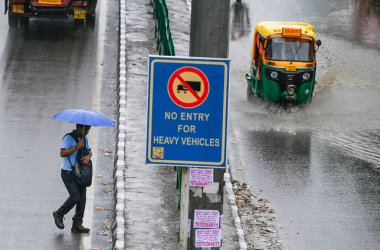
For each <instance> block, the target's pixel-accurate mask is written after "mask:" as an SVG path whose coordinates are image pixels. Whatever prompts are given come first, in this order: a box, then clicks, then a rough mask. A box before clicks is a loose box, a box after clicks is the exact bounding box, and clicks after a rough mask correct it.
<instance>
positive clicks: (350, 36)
mask: <svg viewBox="0 0 380 250" xmlns="http://www.w3.org/2000/svg"><path fill="white" fill-rule="evenodd" d="M233 2H235V1H233ZM243 3H244V7H241V6H240V9H238V8H237V7H236V5H235V7H236V8H235V9H234V8H233V9H232V16H231V20H232V24H231V43H230V57H231V58H232V62H233V68H232V71H231V75H232V76H231V91H230V94H231V99H230V118H231V119H230V123H229V124H230V134H229V138H230V140H232V141H234V143H233V144H231V145H230V147H229V152H230V154H229V159H230V162H231V165H232V170H233V176H234V177H235V178H236V179H238V180H240V181H244V182H246V183H247V184H248V185H249V186H250V187H251V189H252V190H253V191H254V192H255V193H257V194H259V195H260V196H261V197H263V198H265V199H267V200H268V201H269V203H270V206H271V208H272V209H274V211H275V212H276V213H275V215H276V218H277V220H276V221H277V229H278V231H279V236H280V240H281V241H282V243H283V247H284V249H378V247H379V245H380V237H379V235H380V227H379V225H380V224H379V221H380V213H379V205H380V187H379V185H380V175H379V169H380V168H379V166H380V158H379V155H380V146H379V145H380V144H379V136H378V134H379V125H380V120H379V117H380V113H379V108H378V107H379V105H380V101H379V98H378V94H379V93H380V88H379V85H378V79H379V78H380V74H379V71H378V65H380V60H379V58H380V57H379V56H380V43H379V41H380V40H379V35H380V33H379V24H380V18H379V14H380V9H379V3H378V2H377V1H366V0H361V1H360V0H358V1H348V0H347V1H297V0H292V1H286V2H283V1H265V2H263V1H254V0H251V1H248V0H246V1H243ZM234 10H235V11H236V13H234V12H233V11H234ZM243 10H244V11H243ZM246 12H249V17H250V19H249V21H247V19H245V18H244V13H246ZM265 20H279V21H305V22H310V23H311V24H313V25H314V27H315V29H316V33H317V36H318V38H319V39H321V40H322V46H321V47H320V49H319V51H318V53H317V60H318V68H317V81H318V83H317V85H316V91H315V96H314V99H313V101H312V103H311V104H309V105H307V106H306V107H297V108H295V109H293V110H286V111H285V110H283V109H281V108H279V107H277V106H276V105H271V104H269V103H266V102H263V101H261V100H259V99H255V100H254V101H253V102H252V103H249V102H247V101H246V99H245V95H246V93H245V92H246V83H245V80H244V74H245V72H246V71H247V70H248V67H249V60H250V59H249V56H250V50H251V40H252V29H253V27H254V26H255V25H256V23H258V22H260V21H265ZM236 121H239V122H236ZM246 238H247V239H249V240H253V241H254V237H246ZM268 248H269V247H268Z"/></svg>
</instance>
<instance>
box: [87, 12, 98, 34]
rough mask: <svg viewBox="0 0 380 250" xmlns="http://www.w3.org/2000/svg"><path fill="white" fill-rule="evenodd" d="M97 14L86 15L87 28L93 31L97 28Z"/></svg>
mask: <svg viewBox="0 0 380 250" xmlns="http://www.w3.org/2000/svg"><path fill="white" fill-rule="evenodd" d="M95 20H96V16H95V13H93V14H87V15H86V28H88V29H91V30H93V29H94V28H95Z"/></svg>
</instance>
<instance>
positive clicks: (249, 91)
mask: <svg viewBox="0 0 380 250" xmlns="http://www.w3.org/2000/svg"><path fill="white" fill-rule="evenodd" d="M254 97H255V94H254V93H253V92H252V90H251V88H250V87H249V85H247V100H248V101H252V99H253V98H254Z"/></svg>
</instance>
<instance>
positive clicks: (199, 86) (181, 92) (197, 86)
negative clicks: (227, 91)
mask: <svg viewBox="0 0 380 250" xmlns="http://www.w3.org/2000/svg"><path fill="white" fill-rule="evenodd" d="M209 89H210V87H209V82H208V79H207V77H206V76H205V74H204V73H203V72H202V71H200V70H199V69H197V68H193V67H183V68H180V69H178V70H176V71H175V72H174V73H173V75H172V76H171V77H170V78H169V84H168V92H169V96H170V98H171V99H172V101H173V102H174V103H175V104H177V105H178V106H180V107H183V108H195V107H197V106H199V105H201V104H202V103H203V102H204V101H205V100H206V98H207V96H208V92H209ZM187 92H189V93H190V94H187Z"/></svg>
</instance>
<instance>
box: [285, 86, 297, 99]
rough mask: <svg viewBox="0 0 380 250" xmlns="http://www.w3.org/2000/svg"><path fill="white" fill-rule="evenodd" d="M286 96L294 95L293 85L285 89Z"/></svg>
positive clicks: (294, 88)
mask: <svg viewBox="0 0 380 250" xmlns="http://www.w3.org/2000/svg"><path fill="white" fill-rule="evenodd" d="M286 90H287V92H288V96H293V95H294V94H295V93H296V87H295V86H293V85H290V86H288V87H287V89H286Z"/></svg>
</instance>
